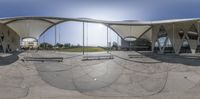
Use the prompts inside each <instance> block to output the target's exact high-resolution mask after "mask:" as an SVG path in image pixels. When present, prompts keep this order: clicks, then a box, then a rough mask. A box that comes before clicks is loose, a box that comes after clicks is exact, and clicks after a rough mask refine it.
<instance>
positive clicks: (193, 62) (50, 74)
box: [0, 51, 200, 99]
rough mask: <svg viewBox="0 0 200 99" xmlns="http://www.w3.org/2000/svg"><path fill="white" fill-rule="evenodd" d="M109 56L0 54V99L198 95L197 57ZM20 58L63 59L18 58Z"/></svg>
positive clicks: (184, 98) (185, 98)
mask: <svg viewBox="0 0 200 99" xmlns="http://www.w3.org/2000/svg"><path fill="white" fill-rule="evenodd" d="M90 54H93V55H97V54H101V55H102V54H106V53H90ZM112 54H113V55H115V57H114V59H113V60H92V61H81V59H82V56H81V53H67V52H52V51H45V52H44V51H39V52H25V53H20V54H15V55H10V54H3V55H1V57H0V59H1V62H0V64H1V63H2V64H1V66H0V99H4V98H6V99H66V98H67V99H80V98H81V99H199V97H200V95H199V92H200V67H199V65H200V60H198V59H199V55H195V56H191V55H188V54H186V55H181V56H177V55H157V54H152V53H149V52H141V53H137V52H123V51H120V52H112ZM24 56H45V57H48V56H61V57H64V62H61V63H58V62H21V61H20V59H21V58H22V57H24ZM130 56H131V57H130ZM16 58H17V59H18V60H17V59H16ZM3 61H6V62H3Z"/></svg>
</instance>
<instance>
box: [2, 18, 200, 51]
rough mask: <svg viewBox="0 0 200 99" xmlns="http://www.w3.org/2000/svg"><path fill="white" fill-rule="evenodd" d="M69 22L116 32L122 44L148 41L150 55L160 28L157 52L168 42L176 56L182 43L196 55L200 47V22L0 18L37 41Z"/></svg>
mask: <svg viewBox="0 0 200 99" xmlns="http://www.w3.org/2000/svg"><path fill="white" fill-rule="evenodd" d="M68 21H77V22H86V23H87V22H89V23H101V24H104V25H106V26H107V27H108V28H110V29H112V30H113V31H114V32H116V33H117V34H118V35H119V36H120V37H121V39H123V40H124V39H126V38H134V39H135V40H137V39H138V38H142V39H145V40H148V41H150V42H151V43H152V51H154V49H155V47H156V46H155V45H156V44H155V43H156V42H157V41H158V39H159V38H160V36H159V35H160V34H162V33H159V32H160V29H162V28H164V30H165V32H166V33H167V34H166V35H167V40H166V42H165V44H164V46H162V48H163V49H162V50H161V51H160V52H165V51H164V50H165V49H167V47H166V46H168V43H167V42H170V44H171V45H172V47H173V50H174V52H175V53H180V52H181V46H182V45H183V44H182V43H183V42H184V41H185V39H186V40H187V41H188V44H189V46H190V49H191V52H192V53H195V52H196V49H197V48H198V47H197V46H198V44H199V21H200V19H199V18H192V19H174V20H161V21H132V20H127V21H103V20H95V19H89V18H61V17H12V18H1V19H0V24H2V25H3V26H7V27H8V28H10V29H11V30H12V31H15V32H16V33H17V34H18V35H19V37H20V38H26V37H32V38H35V39H38V38H39V37H40V36H41V35H42V34H43V33H45V32H46V31H47V30H48V29H50V28H51V27H53V26H55V25H57V24H60V23H63V22H68ZM161 27H162V28H161ZM180 32H183V36H184V38H182V37H180ZM193 34H194V35H193ZM194 36H195V37H194ZM159 48H161V47H159Z"/></svg>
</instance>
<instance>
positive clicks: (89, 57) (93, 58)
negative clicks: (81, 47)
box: [82, 55, 114, 61]
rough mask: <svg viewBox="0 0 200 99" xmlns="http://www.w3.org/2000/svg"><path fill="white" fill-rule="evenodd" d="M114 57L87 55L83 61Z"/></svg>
mask: <svg viewBox="0 0 200 99" xmlns="http://www.w3.org/2000/svg"><path fill="white" fill-rule="evenodd" d="M113 58H114V57H113V55H90V56H88V55H86V56H83V59H82V60H83V61H85V60H103V59H113Z"/></svg>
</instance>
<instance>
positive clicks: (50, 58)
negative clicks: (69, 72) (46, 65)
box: [22, 57, 63, 62]
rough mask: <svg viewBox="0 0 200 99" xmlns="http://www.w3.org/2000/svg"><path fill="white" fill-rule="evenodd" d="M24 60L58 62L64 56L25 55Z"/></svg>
mask: <svg viewBox="0 0 200 99" xmlns="http://www.w3.org/2000/svg"><path fill="white" fill-rule="evenodd" d="M22 61H41V62H44V61H56V62H62V61H63V57H24V58H23V59H22Z"/></svg>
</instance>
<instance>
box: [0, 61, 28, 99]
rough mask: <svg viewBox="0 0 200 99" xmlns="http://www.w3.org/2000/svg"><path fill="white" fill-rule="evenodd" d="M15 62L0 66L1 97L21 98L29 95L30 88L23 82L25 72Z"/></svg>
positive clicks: (1, 98) (8, 98) (5, 98)
mask: <svg viewBox="0 0 200 99" xmlns="http://www.w3.org/2000/svg"><path fill="white" fill-rule="evenodd" d="M15 64H17V62H16V63H15ZM15 64H12V65H9V66H7V67H6V68H5V67H4V68H0V99H19V98H23V97H26V96H27V95H28V92H29V88H28V87H27V86H25V85H24V84H23V83H24V77H23V74H22V73H21V72H20V70H19V68H17V65H15Z"/></svg>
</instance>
